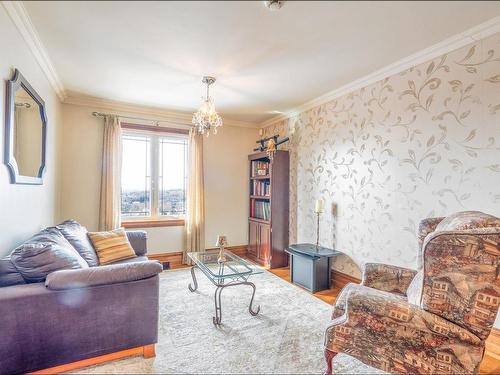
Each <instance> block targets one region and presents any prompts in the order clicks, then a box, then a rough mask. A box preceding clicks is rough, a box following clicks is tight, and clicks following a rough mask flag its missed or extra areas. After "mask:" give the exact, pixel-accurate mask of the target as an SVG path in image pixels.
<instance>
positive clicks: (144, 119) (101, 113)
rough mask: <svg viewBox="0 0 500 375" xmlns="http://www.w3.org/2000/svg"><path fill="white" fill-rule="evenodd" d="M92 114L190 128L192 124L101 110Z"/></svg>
mask: <svg viewBox="0 0 500 375" xmlns="http://www.w3.org/2000/svg"><path fill="white" fill-rule="evenodd" d="M92 116H95V117H105V116H118V117H122V118H125V119H129V120H140V121H151V122H154V123H155V124H156V126H159V125H158V123H160V122H167V123H171V124H176V125H182V126H187V127H190V128H192V127H193V126H194V125H191V124H184V123H181V122H175V121H171V120H152V119H150V118H144V117H133V116H122V115H113V114H111V113H103V112H92Z"/></svg>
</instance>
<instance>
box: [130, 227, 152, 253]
mask: <svg viewBox="0 0 500 375" xmlns="http://www.w3.org/2000/svg"><path fill="white" fill-rule="evenodd" d="M126 233H127V238H128V241H129V242H130V245H132V248H133V249H134V251H135V254H136V255H137V256H138V257H140V256H143V255H146V253H147V252H148V248H147V233H146V232H145V231H143V230H131V231H127V232H126Z"/></svg>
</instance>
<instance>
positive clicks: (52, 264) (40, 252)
mask: <svg viewBox="0 0 500 375" xmlns="http://www.w3.org/2000/svg"><path fill="white" fill-rule="evenodd" d="M10 259H11V261H12V264H13V265H14V266H15V267H16V269H17V270H18V271H19V272H20V273H21V275H22V277H23V278H24V280H26V281H27V282H32V283H36V282H41V281H43V280H45V278H46V277H47V275H48V274H49V273H51V272H53V271H57V270H62V269H78V268H88V264H87V262H86V261H85V260H84V259H83V258H82V257H81V256H80V254H78V252H77V251H76V250H75V249H74V248H73V247H72V246H71V244H70V243H69V242H68V241H67V240H66V239H65V238H64V236H63V235H62V234H61V233H60V232H59V231H58V230H57V229H56V228H47V229H44V230H42V231H41V232H39V233H37V234H35V235H34V236H33V237H31V238H30V239H29V240H28V241H26V242H25V243H23V244H22V245H20V246H18V247H17V248H16V249H14V251H13V252H12V254H11V255H10Z"/></svg>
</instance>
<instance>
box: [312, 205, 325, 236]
mask: <svg viewBox="0 0 500 375" xmlns="http://www.w3.org/2000/svg"><path fill="white" fill-rule="evenodd" d="M324 203H325V202H324V201H323V199H318V200H317V201H316V205H315V206H314V212H315V213H316V218H317V219H316V246H319V217H320V215H321V214H322V213H323V212H325V207H324V206H325V205H324Z"/></svg>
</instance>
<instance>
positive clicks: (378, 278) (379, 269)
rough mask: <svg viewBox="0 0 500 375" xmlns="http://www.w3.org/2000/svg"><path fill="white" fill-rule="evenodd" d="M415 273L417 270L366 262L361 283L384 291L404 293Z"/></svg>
mask: <svg viewBox="0 0 500 375" xmlns="http://www.w3.org/2000/svg"><path fill="white" fill-rule="evenodd" d="M416 274H417V271H415V270H411V269H408V268H403V267H398V266H392V265H389V264H382V263H366V264H365V265H364V269H363V280H362V281H361V285H364V286H367V287H370V288H374V289H378V290H382V291H384V292H391V293H395V294H400V295H406V290H407V289H408V287H409V286H410V283H411V281H412V280H413V278H414V277H415V275H416Z"/></svg>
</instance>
